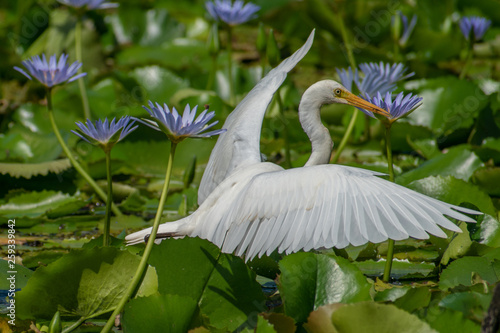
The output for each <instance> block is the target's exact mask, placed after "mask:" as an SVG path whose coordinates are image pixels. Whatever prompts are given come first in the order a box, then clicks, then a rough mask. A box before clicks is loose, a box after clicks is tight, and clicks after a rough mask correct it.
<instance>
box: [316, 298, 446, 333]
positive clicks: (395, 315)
mask: <svg viewBox="0 0 500 333" xmlns="http://www.w3.org/2000/svg"><path fill="white" fill-rule="evenodd" d="M322 319H323V320H324V319H325V318H324V317H323V318H322ZM330 320H331V323H332V326H333V330H331V331H329V332H332V333H350V332H352V333H354V332H356V333H358V332H373V333H414V332H419V333H424V332H425V333H431V332H432V333H437V332H436V331H435V330H433V329H432V328H431V327H430V326H429V324H427V323H426V322H424V321H422V320H421V319H420V318H418V317H417V316H415V315H412V314H409V313H408V312H406V311H404V310H401V309H398V308H397V307H395V306H394V305H388V304H380V303H375V302H359V303H354V304H345V305H342V306H339V307H337V308H336V309H335V310H334V311H333V313H332V315H331V317H330ZM310 324H311V323H308V325H309V327H311V326H310ZM316 327H319V329H318V330H317V329H308V332H310V333H316V332H325V331H324V330H323V329H322V327H324V326H323V325H316Z"/></svg>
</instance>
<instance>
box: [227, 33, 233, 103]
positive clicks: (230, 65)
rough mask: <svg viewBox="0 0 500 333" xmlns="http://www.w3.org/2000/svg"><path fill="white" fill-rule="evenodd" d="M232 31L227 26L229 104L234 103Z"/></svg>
mask: <svg viewBox="0 0 500 333" xmlns="http://www.w3.org/2000/svg"><path fill="white" fill-rule="evenodd" d="M232 43H233V30H232V27H231V26H230V25H228V26H227V72H228V82H229V103H230V104H233V103H234V99H235V97H234V82H233V45H232Z"/></svg>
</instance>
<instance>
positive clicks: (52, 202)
mask: <svg viewBox="0 0 500 333" xmlns="http://www.w3.org/2000/svg"><path fill="white" fill-rule="evenodd" d="M78 201H79V202H81V200H80V198H79V197H76V196H71V195H69V194H64V193H62V192H55V191H42V192H30V193H23V194H19V195H17V196H14V197H12V198H10V199H9V201H8V202H7V203H5V204H3V205H0V215H2V216H5V217H9V218H13V217H30V218H35V217H39V216H41V215H43V214H45V213H46V212H49V211H50V210H54V209H57V208H60V207H61V206H65V205H69V204H71V203H75V202H78ZM73 208H76V209H78V208H80V205H79V204H77V205H76V206H73Z"/></svg>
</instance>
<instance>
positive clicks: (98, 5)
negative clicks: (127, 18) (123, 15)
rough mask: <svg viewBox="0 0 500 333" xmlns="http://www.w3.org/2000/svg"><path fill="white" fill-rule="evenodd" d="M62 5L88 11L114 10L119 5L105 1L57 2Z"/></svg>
mask: <svg viewBox="0 0 500 333" xmlns="http://www.w3.org/2000/svg"><path fill="white" fill-rule="evenodd" d="M57 1H59V2H60V3H62V4H63V5H66V6H70V7H74V8H83V7H86V8H87V9H88V10H92V9H106V8H116V7H118V6H119V4H117V3H114V2H107V0H57Z"/></svg>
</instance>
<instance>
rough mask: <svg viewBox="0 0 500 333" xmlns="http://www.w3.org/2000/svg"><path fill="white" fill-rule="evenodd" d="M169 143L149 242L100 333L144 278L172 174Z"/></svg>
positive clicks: (108, 328)
mask: <svg viewBox="0 0 500 333" xmlns="http://www.w3.org/2000/svg"><path fill="white" fill-rule="evenodd" d="M170 143H171V146H170V155H169V157H168V165H167V172H166V174H165V183H164V184H163V190H162V193H161V196H160V203H159V204H158V210H157V211H156V216H155V220H154V223H153V229H152V230H151V234H150V235H149V241H148V243H147V244H146V248H145V249H144V254H143V255H142V258H141V262H140V263H139V266H138V267H137V271H136V272H135V275H134V277H133V278H132V282H131V283H130V285H129V286H128V289H127V291H126V292H125V294H124V295H123V297H122V299H121V300H120V303H118V305H117V307H116V309H115V311H113V313H112V314H111V317H110V318H109V319H108V321H107V322H106V325H105V326H104V328H103V329H102V331H101V333H107V332H109V331H110V330H111V329H112V327H113V325H114V323H115V317H116V316H117V315H118V314H119V313H120V312H121V311H122V310H123V307H124V306H125V303H127V301H128V300H129V298H131V297H133V295H134V293H135V292H136V290H137V288H138V286H139V285H140V284H141V282H142V279H143V277H144V272H145V270H146V267H147V264H148V259H149V255H150V254H151V250H152V249H153V245H154V243H155V242H154V241H155V239H156V234H157V232H158V227H159V226H160V220H161V215H162V213H163V207H164V206H165V201H166V200H167V193H168V186H169V184H170V175H171V174H172V165H173V161H174V155H175V148H176V147H177V144H176V143H174V142H172V141H171V142H170Z"/></svg>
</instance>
